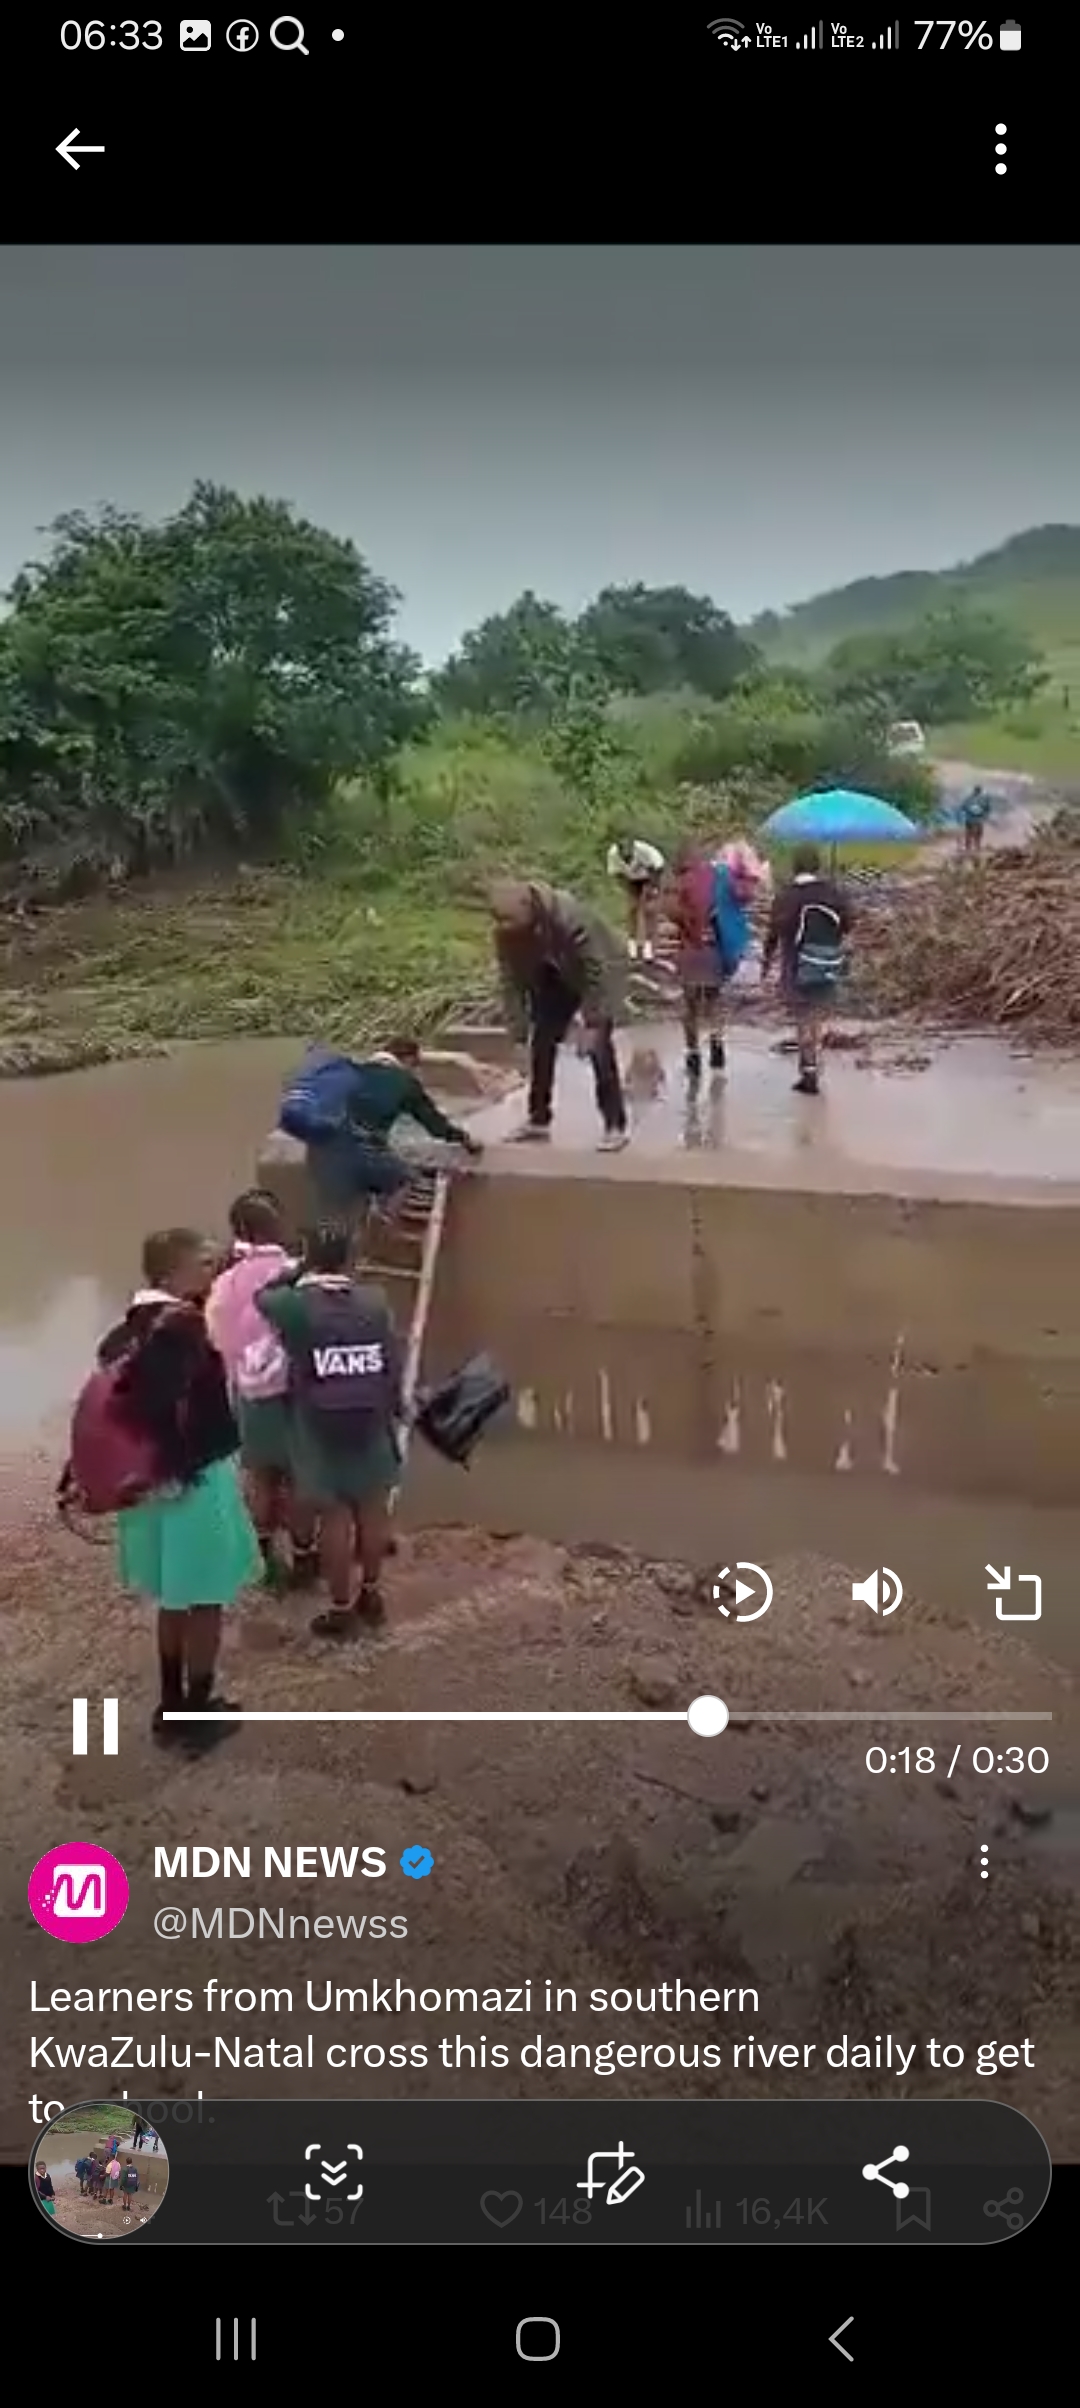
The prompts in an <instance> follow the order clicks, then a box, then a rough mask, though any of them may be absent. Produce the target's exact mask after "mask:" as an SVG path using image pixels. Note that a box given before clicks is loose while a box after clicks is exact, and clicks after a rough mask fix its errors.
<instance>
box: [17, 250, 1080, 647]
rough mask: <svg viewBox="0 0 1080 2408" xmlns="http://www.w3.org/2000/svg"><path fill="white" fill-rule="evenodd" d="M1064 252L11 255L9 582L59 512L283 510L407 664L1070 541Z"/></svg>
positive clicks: (777, 600) (1073, 301) (1079, 405)
mask: <svg viewBox="0 0 1080 2408" xmlns="http://www.w3.org/2000/svg"><path fill="white" fill-rule="evenodd" d="M1078 261H1080V249H1077V248H1058V249H1037V248H1033V249H1019V248H1014V249H996V248H993V247H987V248H984V249H980V250H974V249H958V248H952V247H948V246H946V247H943V248H939V249H936V250H918V249H911V250H886V249H882V248H880V247H879V248H873V247H870V248H866V249H854V248H852V249H828V248H810V249H805V250H785V249H760V250H753V249H750V248H745V247H742V246H737V247H735V248H732V249H719V248H698V249H661V248H651V249H641V248H636V247H627V248H625V249H606V248H582V249H577V250H572V251H571V250H562V249H540V248H537V249H514V248H507V249H495V248H491V249H483V248H476V249H447V250H435V249H430V250H427V249H401V250H389V249H383V248H375V249H359V248H340V249H323V248H319V247H315V248H312V249H308V250H302V249H299V248H295V249H285V250H283V249H280V248H274V247H268V248H266V249H262V250H255V249H250V250H248V249H236V248H229V247H224V248H221V249H217V250H200V249H171V250H166V249H159V248H156V247H148V248H145V249H137V248H122V249H121V248H115V249H110V248H105V247H101V248H88V249H84V250H76V249H71V250H68V249H62V248H55V249H49V248H45V249H40V250H32V249H29V248H26V249H22V248H11V249H8V250H7V251H3V252H0V356H2V396H0V430H2V446H0V582H3V583H4V584H6V583H7V582H8V580H9V578H10V576H11V574H12V572H13V571H14V570H15V569H16V568H17V567H18V566H19V564H20V562H21V561H23V560H24V559H25V558H27V557H28V556H30V555H32V554H33V553H34V552H35V551H36V550H37V549H39V543H38V538H37V535H36V530H37V528H38V527H40V526H41V525H42V523H43V522H44V521H46V520H48V519H50V518H52V517H54V516H55V515H56V514H57V513H58V512H59V511H61V510H68V509H72V508H75V507H89V506H92V505H93V504H94V503H95V502H97V501H100V500H105V499H108V500H111V501H115V502H118V503H121V504H123V505H126V506H127V507H130V508H136V509H140V510H144V511H147V512H150V513H157V512H162V511H166V510H168V509H170V508H172V507H173V506H175V505H176V504H178V503H179V502H180V501H182V500H183V498H184V495H185V493H186V491H187V490H188V488H189V487H190V485H191V482H192V480H193V479H194V478H195V477H197V476H202V477H210V478H213V479H215V480H217V481H219V482H221V483H225V484H230V485H235V486H238V487H239V488H240V489H241V491H244V492H248V493H254V492H256V491H263V492H267V493H271V494H274V495H282V496H286V497H287V498H289V499H290V500H292V501H294V502H295V503H296V504H297V505H298V506H299V507H300V508H301V509H302V510H303V511H305V512H306V513H307V514H308V515H309V516H311V517H312V518H315V519H317V520H319V521H321V522H322V523H323V524H324V525H325V526H327V527H331V528H334V529H336V530H337V531H338V532H339V533H342V534H346V535H350V536H352V537H353V539H354V540H355V542H356V543H357V544H358V545H359V546H360V548H361V550H362V551H363V552H364V553H365V554H366V555H367V557H368V558H369V559H370V561H371V562H372V564H373V566H374V567H375V568H376V569H378V570H379V572H380V573H381V574H382V575H383V576H385V577H387V578H389V579H390V580H391V581H392V582H393V583H394V584H396V585H397V586H399V587H400V588H401V589H402V591H403V594H404V605H403V612H402V622H401V623H402V629H403V632H404V633H405V634H406V635H407V637H408V638H409V640H410V641H411V642H412V643H414V644H415V645H416V646H417V648H418V650H419V651H420V652H421V653H423V655H424V656H425V658H427V659H429V660H433V659H438V658H440V657H441V656H442V655H443V654H445V652H446V651H447V650H448V649H449V648H450V647H451V646H452V645H453V644H454V643H455V642H456V640H457V638H458V637H459V635H460V634H461V632H462V631H463V630H464V629H465V628H467V627H469V626H472V625H474V624H475V623H476V622H477V620H479V619H481V618H483V617H484V616H485V615H486V614H487V613H488V612H489V611H493V610H499V609H501V608H503V607H505V605H506V604H507V603H508V602H510V601H512V600H513V598H514V596H515V595H516V594H518V593H520V592H521V590H522V588H523V587H525V586H532V587H534V588H535V589H536V590H537V591H538V592H540V593H541V594H546V595H549V596H550V597H551V598H552V599H554V600H556V601H558V602H561V603H563V604H564V605H565V606H566V607H568V608H570V609H574V608H577V607H579V606H580V605H581V604H582V603H583V602H584V601H586V600H587V599H588V597H589V596H590V595H591V594H592V593H594V592H595V591H596V590H597V588H598V587H599V586H601V585H604V584H610V583H616V582H619V581H622V580H628V579H637V578H641V579H642V580H644V581H645V582H646V583H648V584H661V583H664V584H666V583H675V582H678V583H680V584H686V585H689V586H691V587H693V588H695V589H696V590H704V591H706V592H709V593H711V594H712V595H713V596H714V597H715V599H716V600H717V601H718V602H719V603H721V604H722V605H723V607H725V608H726V609H728V610H730V611H732V613H733V614H734V615H735V616H736V617H740V618H741V617H745V616H748V615H749V614H751V613H752V612H754V611H756V610H761V609H764V608H766V607H768V606H773V607H781V606H783V604H785V603H787V602H793V601H797V600H799V599H800V598H802V597H804V596H805V595H807V594H810V593H813V592H816V591H818V590H819V589H820V588H822V587H824V586H830V585H838V584H842V583H844V582H846V581H847V580H848V579H849V578H853V577H860V576H865V575H874V574H885V573H887V572H888V571H889V570H892V569H898V568H909V567H943V566H946V565H948V564H950V563H951V562H953V561H954V560H957V559H959V558H964V557H970V556H971V555H972V554H973V553H975V552H978V551H981V550H985V549H987V548H988V547H990V546H991V545H993V544H995V543H998V542H1000V541H1001V540H1002V539H1003V538H1004V537H1005V536H1007V535H1009V534H1011V533H1014V532H1016V531H1017V530H1019V529H1020V528H1023V527H1026V526H1031V525H1037V524H1039V523H1041V522H1042V521H1044V520H1050V519H1054V520H1075V521H1078V522H1080V443H1078V441H1077V428H1078V426H1080V277H1078Z"/></svg>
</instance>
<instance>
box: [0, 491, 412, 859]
mask: <svg viewBox="0 0 1080 2408" xmlns="http://www.w3.org/2000/svg"><path fill="white" fill-rule="evenodd" d="M50 533H51V536H52V549H51V552H50V554H49V556H48V557H47V558H46V559H45V560H44V561H41V562H38V563H35V564H33V565H32V566H30V567H29V568H27V569H25V570H23V571H22V573H21V574H20V576H18V577H17V578H16V580H15V583H14V585H13V587H12V589H11V593H10V596H9V597H8V599H9V601H10V604H11V610H10V615H9V617H8V618H7V620H6V621H5V622H4V623H3V625H2V627H0V842H3V843H4V849H5V850H6V851H7V852H8V854H9V857H10V855H11V854H12V853H13V852H15V853H19V852H25V850H26V849H27V848H28V846H31V845H32V846H35V847H37V846H43V847H48V845H49V844H50V843H52V844H59V845H61V846H67V847H71V846H74V847H75V848H76V850H79V849H80V848H81V850H82V854H83V857H84V858H87V859H90V858H95V857H97V856H98V855H100V854H101V853H105V854H107V855H108V856H109V857H110V858H114V859H116V860H118V861H119V862H121V863H123V864H125V865H126V866H131V867H136V868H143V867H147V866H149V864H150V863H151V862H152V861H155V860H160V859H172V858H176V857H177V856H178V855H179V854H181V853H184V852H186V851H190V850H192V849H193V848H194V847H196V846H198V845H199V844H201V843H205V842H207V841H213V842H217V843H220V844H234V845H235V844H238V843H240V842H244V843H246V844H249V845H252V846H253V847H254V846H257V845H259V844H260V843H261V842H265V841H269V840H271V839H272V838H273V837H274V835H275V834H276V833H277V832H278V830H279V829H280V826H281V823H282V821H283V819H284V818H285V817H286V815H287V814H288V813H289V812H290V811H293V810H296V809H303V808H309V809H310V808H311V807H312V806H316V805H318V804H319V803H321V802H322V801H323V800H324V799H325V798H326V796H327V794H328V793H329V790H330V788H331V786H332V784H333V781H334V780H335V778H337V777H338V776H340V775H341V774H343V773H344V772H347V771H355V770H357V769H363V768H367V769H369V770H371V771H373V772H377V771H378V770H379V769H380V767H382V766H383V765H384V764H385V763H386V762H387V761H388V760H389V758H390V757H391V756H392V755H393V754H394V752H395V751H396V749H397V748H398V747H399V746H400V745H401V744H402V743H403V742H404V740H405V739H406V738H407V737H408V736H409V735H410V734H412V733H413V732H415V730H416V729H417V727H418V726H419V725H420V724H421V722H422V720H423V716H424V712H425V708H426V706H425V704H424V703H423V701H422V699H421V698H420V696H419V693H418V689H417V684H416V678H417V667H418V664H417V663H416V661H415V660H414V659H413V657H412V655H411V654H410V653H409V652H407V651H406V650H405V649H404V648H403V647H402V646H401V645H400V644H398V643H396V642H395V640H394V638H393V634H392V620H393V612H394V608H395V604H396V600H397V597H396V595H395V594H394V592H393V590H392V588H391V587H389V586H387V585H385V584H384V583H383V582H382V580H381V579H380V578H378V577H376V576H375V575H374V573H373V572H372V570H371V569H370V568H369V567H368V565H367V563H366V562H365V561H364V560H363V559H362V557H361V555H360V553H359V552H358V551H357V550H356V548H355V546H354V545H353V544H351V543H348V542H343V541H342V540H341V539H340V538H338V537H336V536H333V535H330V534H327V533H326V532H324V531H323V530H322V529H321V528H318V527H315V526H312V525H311V524H310V523H309V522H308V521H306V520H304V519H301V518H298V517H297V516H296V514H295V512H294V511H293V510H292V509H291V507H290V506H289V505H288V504H287V503H285V502H275V501H270V500H266V499H257V500H254V501H244V500H243V499H241V497H240V496H239V495H238V494H235V493H231V492H228V491H227V490H224V489H223V488H221V487H217V486H214V485H209V484H199V485H197V486H196V487H195V489H194V491H193V493H192V495H191V498H190V500H189V501H188V502H187V504H186V505H185V507H184V508H183V509H182V510H180V511H179V512H177V513H176V515H175V516H174V517H172V518H170V519H166V520H165V521H164V522H163V523H161V524H159V525H151V524H148V523H147V522H145V521H144V520H142V519H140V518H137V517H134V516H132V515H130V514H127V513H125V512H121V511H117V510H113V509H105V510H102V511H100V512H99V513H98V514H96V515H95V516H92V517H91V516H87V515H85V514H83V513H81V512H80V513H75V514H74V515H72V516H69V517H66V518H61V519H58V520H57V521H56V523H55V525H54V526H53V527H52V528H51V530H50Z"/></svg>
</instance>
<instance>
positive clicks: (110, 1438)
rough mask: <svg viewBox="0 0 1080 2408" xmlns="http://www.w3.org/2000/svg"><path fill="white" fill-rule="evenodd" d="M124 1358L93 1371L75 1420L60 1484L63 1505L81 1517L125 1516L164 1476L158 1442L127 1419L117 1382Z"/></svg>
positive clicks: (85, 1386) (79, 1397) (83, 1390)
mask: <svg viewBox="0 0 1080 2408" xmlns="http://www.w3.org/2000/svg"><path fill="white" fill-rule="evenodd" d="M124 1368H125V1361H124V1358H121V1360H120V1361H119V1362H118V1363H110V1364H109V1365H108V1367H107V1368H106V1369H104V1370H97V1371H92V1372H91V1374H90V1377H89V1379H88V1380H87V1381H86V1383H85V1385H84V1387H83V1388H82V1390H81V1392H80V1394H79V1396H78V1397H77V1399H76V1403H75V1410H74V1412H73V1414H72V1417H71V1450H70V1453H69V1456H68V1461H67V1466H66V1469H65V1472H64V1476H63V1479H62V1481H61V1484H60V1500H61V1506H62V1508H63V1507H64V1506H71V1507H75V1508H77V1509H78V1510H80V1511H81V1512H82V1513H85V1514H90V1515H91V1516H93V1515H96V1514H106V1513H122V1512H123V1511H124V1508H125V1507H126V1506H129V1505H137V1504H138V1503H139V1501H140V1499H141V1498H142V1497H145V1496H147V1495H149V1493H150V1490H151V1489H153V1488H155V1487H157V1486H158V1484H159V1480H160V1474H159V1472H158V1467H157V1457H156V1450H155V1447H154V1443H153V1440H152V1439H150V1438H148V1437H146V1436H145V1435H144V1434H143V1432H142V1431H140V1430H137V1429H135V1428H133V1427H132V1425H131V1423H130V1422H128V1421H126V1420H125V1418H124V1414H123V1408H122V1402H121V1399H120V1397H119V1396H118V1394H117V1383H118V1381H119V1378H120V1374H121V1372H122V1371H123V1369H124Z"/></svg>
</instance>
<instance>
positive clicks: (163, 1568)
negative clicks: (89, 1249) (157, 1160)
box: [74, 1229, 262, 2155]
mask: <svg viewBox="0 0 1080 2408" xmlns="http://www.w3.org/2000/svg"><path fill="white" fill-rule="evenodd" d="M143 1276H144V1279H145V1282H146V1284H145V1286H144V1287H143V1288H141V1289H140V1290H139V1292H138V1293H137V1295H136V1296H135V1297H134V1298H133V1299H132V1303H131V1305H130V1307H129V1309H128V1312H127V1314H126V1316H125V1318H124V1320H123V1321H122V1322H121V1323H119V1325H118V1326H117V1328H115V1329H113V1330H111V1331H110V1332H109V1334H108V1336H107V1337H106V1338H105V1339H104V1340H103V1342H102V1345H101V1348H100V1350H99V1358H98V1359H99V1363H100V1364H101V1365H102V1366H103V1367H109V1366H110V1365H111V1366H115V1367H116V1378H115V1386H114V1389H113V1405H114V1410H115V1412H116V1414H117V1416H118V1417H119V1418H120V1419H121V1420H122V1421H123V1423H124V1424H125V1426H126V1427H127V1428H128V1429H129V1430H130V1431H131V1432H132V1433H133V1434H134V1435H135V1436H136V1437H137V1438H140V1439H142V1440H143V1441H144V1442H149V1443H150V1445H151V1447H152V1459H153V1464H154V1469H155V1472H156V1479H155V1481H154V1484H153V1485H152V1486H151V1487H150V1488H149V1489H148V1491H147V1493H146V1494H144V1495H143V1496H142V1497H141V1498H140V1500H139V1502H138V1503H134V1504H131V1505H129V1506H126V1507H125V1508H124V1510H123V1511H121V1512H120V1513H119V1514H118V1516H117V1531H118V1555H119V1569H120V1578H121V1580H122V1582H123V1584H124V1586H125V1588H128V1589H132V1590H135V1591H137V1592H138V1593H140V1594H141V1595H143V1596H145V1597H147V1598H149V1599H151V1600H152V1601H153V1603H154V1604H155V1605H156V1606H157V1637H158V1656H159V1665H160V1677H161V1703H160V1705H159V1706H158V1707H157V1709H156V1711H155V1714H154V1717H153V1721H152V1725H151V1729H152V1734H153V1736H154V1738H155V1739H156V1740H158V1741H159V1742H160V1743H162V1744H168V1743H169V1742H171V1741H176V1740H177V1739H178V1738H181V1739H182V1744H184V1745H185V1746H186V1747H187V1748H188V1749H189V1750H192V1751H196V1752H197V1751H198V1750H200V1749H205V1748H206V1747H208V1746H212V1745H213V1744H214V1743H215V1742H216V1741H217V1740H218V1739H222V1738H224V1737H226V1736H227V1733H228V1728H229V1726H228V1724H220V1725H219V1726H217V1727H216V1728H215V1726H214V1725H213V1724H212V1723H189V1724H183V1723H166V1722H165V1720H164V1717H165V1715H166V1714H167V1713H182V1712H184V1710H185V1709H188V1710H190V1711H192V1712H198V1713H200V1714H207V1713H222V1712H229V1711H235V1708H231V1707H230V1706H229V1703H228V1701H227V1700H226V1699H224V1698H221V1697H218V1696H216V1695H215V1692H214V1674H215V1671H216V1668H217V1659H218V1651H219V1649H220V1645H221V1621H222V1614H223V1613H225V1612H227V1611H228V1610H229V1608H230V1607H232V1606H233V1605H235V1603H236V1600H237V1598H238V1596H239V1595H240V1592H241V1590H242V1589H244V1588H245V1587H246V1586H247V1585H248V1583H249V1582H251V1581H254V1580H257V1579H258V1577H259V1574H260V1572H261V1569H262V1558H261V1556H260V1553H259V1545H258V1540H257V1538H256V1536H255V1531H254V1528H253V1526H252V1522H251V1518H250V1515H249V1514H248V1511H247V1508H246V1506H245V1504H244V1500H243V1496H242V1494H241V1490H240V1481H239V1475H238V1470H237V1463H236V1455H237V1448H238V1444H239V1434H238V1431H237V1428H236V1423H235V1420H234V1418H233V1412H232V1407H231V1405H230V1403H229V1393H228V1385H227V1381H226V1377H225V1367H224V1364H223V1363H222V1360H221V1356H220V1355H219V1354H218V1351H217V1348H216V1347H215V1346H213V1345H212V1344H211V1341H210V1338H209V1336H208V1333H207V1329H206V1322H205V1317H204V1312H203V1302H204V1299H205V1294H206V1288H207V1284H208V1279H209V1262H208V1257H207V1251H206V1247H205V1244H204V1241H203V1239H202V1238H201V1237H199V1236H198V1235H197V1234H196V1232H195V1231H194V1230H191V1229H166V1230H162V1231H159V1232H157V1233H156V1234H155V1235H154V1236H152V1237H148V1238H147V1240H146V1243H145V1246H144V1248H143ZM74 1470H75V1474H76V1478H77V1476H78V1466H77V1464H75V1466H74ZM117 2146H118V2143H117V2142H116V2141H113V2142H111V2143H110V2148H111V2150H112V2153H113V2154H114V2155H115V2150H116V2147H117Z"/></svg>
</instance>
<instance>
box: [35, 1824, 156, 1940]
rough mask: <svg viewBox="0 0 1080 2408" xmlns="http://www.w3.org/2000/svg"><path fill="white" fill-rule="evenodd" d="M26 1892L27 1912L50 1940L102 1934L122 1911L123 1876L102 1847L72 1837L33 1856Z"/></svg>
mask: <svg viewBox="0 0 1080 2408" xmlns="http://www.w3.org/2000/svg"><path fill="white" fill-rule="evenodd" d="M26 1895H27V1897H28V1899H29V1901H30V1912H31V1914H32V1915H33V1918H34V1921H35V1923H40V1925H41V1928H42V1931H47V1932H48V1933H49V1934H50V1936H51V1938H52V1939H54V1940H70V1941H74V1942H76V1943H79V1942H82V1941H86V1940H103V1939H104V1937H105V1934H106V1932H110V1931H115V1929H116V1926H117V1924H118V1923H119V1922H121V1921H122V1919H123V1917H124V1915H125V1914H126V1913H127V1905H128V1898H129V1895H130V1892H129V1889H128V1878H127V1874H126V1873H125V1871H124V1868H123V1865H122V1864H121V1863H120V1861H119V1858H118V1857H116V1856H110V1854H109V1851H108V1849H107V1848H95V1847H89V1846H87V1845H86V1844H85V1843H84V1842H82V1841H81V1840H76V1841H74V1842H72V1843H70V1844H69V1845H68V1846H66V1847H62V1848H50V1850H49V1853H48V1855H47V1856H42V1857H39V1859H38V1862H37V1864H36V1865H35V1866H34V1870H33V1872H32V1873H31V1875H30V1880H29V1883H28V1885H27V1892H26Z"/></svg>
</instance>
